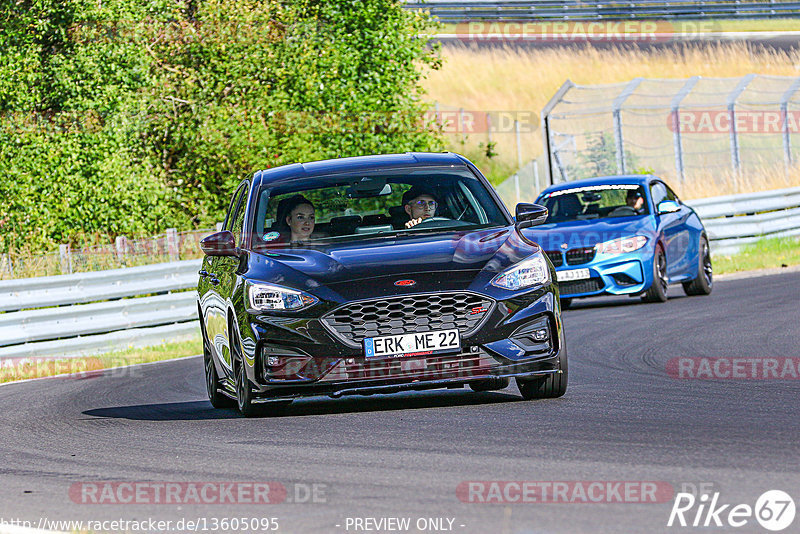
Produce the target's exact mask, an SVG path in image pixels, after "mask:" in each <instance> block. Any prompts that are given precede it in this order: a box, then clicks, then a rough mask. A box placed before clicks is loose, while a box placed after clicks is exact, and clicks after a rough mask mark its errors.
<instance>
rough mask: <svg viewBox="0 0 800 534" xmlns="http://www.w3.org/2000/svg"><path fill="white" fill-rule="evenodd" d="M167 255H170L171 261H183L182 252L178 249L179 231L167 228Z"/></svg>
mask: <svg viewBox="0 0 800 534" xmlns="http://www.w3.org/2000/svg"><path fill="white" fill-rule="evenodd" d="M167 253H168V254H169V261H178V260H179V259H181V255H180V250H179V249H178V230H176V229H175V228H167Z"/></svg>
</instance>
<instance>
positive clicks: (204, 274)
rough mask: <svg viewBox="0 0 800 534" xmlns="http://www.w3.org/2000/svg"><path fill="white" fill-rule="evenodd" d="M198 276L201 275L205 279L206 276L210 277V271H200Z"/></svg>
mask: <svg viewBox="0 0 800 534" xmlns="http://www.w3.org/2000/svg"><path fill="white" fill-rule="evenodd" d="M197 274H199V275H200V276H202V277H203V278H205V277H206V276H208V271H206V270H205V269H202V270H201V271H199V272H198V273H197Z"/></svg>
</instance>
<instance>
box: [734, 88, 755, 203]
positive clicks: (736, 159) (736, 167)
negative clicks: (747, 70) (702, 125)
mask: <svg viewBox="0 0 800 534" xmlns="http://www.w3.org/2000/svg"><path fill="white" fill-rule="evenodd" d="M755 77H756V75H755V74H748V75H747V76H745V77H744V78H742V79H741V81H739V83H738V84H737V85H736V87H735V88H734V90H733V91H731V94H729V95H728V102H727V104H728V118H729V119H730V125H731V128H730V130H731V132H730V133H731V167H733V174H732V176H733V190H734V192H735V191H736V190H737V189H738V184H737V181H738V175H739V166H740V165H741V159H740V157H739V134H738V133H737V132H736V100H737V99H738V98H739V95H741V94H742V93H743V92H744V90H745V89H746V88H747V85H748V84H749V83H750V82H751V81H753V78H755Z"/></svg>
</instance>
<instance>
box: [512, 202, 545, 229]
mask: <svg viewBox="0 0 800 534" xmlns="http://www.w3.org/2000/svg"><path fill="white" fill-rule="evenodd" d="M545 220H547V208H545V207H544V206H542V205H539V204H528V203H526V202H520V203H519V204H517V216H516V218H515V224H516V226H517V229H520V230H521V229H522V228H529V227H531V226H536V225H537V224H542V223H543V222H544V221H545Z"/></svg>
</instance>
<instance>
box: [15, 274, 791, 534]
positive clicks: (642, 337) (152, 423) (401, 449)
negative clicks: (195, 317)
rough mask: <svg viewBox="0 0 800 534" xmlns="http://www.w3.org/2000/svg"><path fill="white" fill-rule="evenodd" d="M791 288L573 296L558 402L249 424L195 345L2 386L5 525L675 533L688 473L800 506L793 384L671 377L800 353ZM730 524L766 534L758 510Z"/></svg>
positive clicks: (312, 403)
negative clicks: (224, 485) (184, 488)
mask: <svg viewBox="0 0 800 534" xmlns="http://www.w3.org/2000/svg"><path fill="white" fill-rule="evenodd" d="M798 288H800V273H798V272H793V273H788V274H780V275H775V276H769V277H761V278H750V279H744V280H734V281H719V282H717V286H716V287H715V289H714V292H713V294H712V295H711V296H710V297H692V298H688V297H684V296H682V291H680V288H679V287H678V288H675V287H673V288H670V291H671V294H672V295H674V298H671V299H670V300H669V302H667V303H666V304H641V303H639V301H638V300H633V299H628V298H624V299H602V300H594V301H583V302H580V301H578V303H577V305H576V306H575V308H574V309H571V310H569V311H567V312H565V314H564V320H565V325H566V332H567V340H568V347H569V351H570V369H571V377H570V386H569V390H568V391H567V394H566V396H565V397H563V398H561V399H555V400H545V401H531V402H525V401H522V400H521V399H520V397H519V396H518V392H517V390H516V387H515V386H513V385H512V386H510V387H509V388H507V389H506V390H503V391H500V392H492V393H481V394H477V393H472V392H470V391H468V390H450V391H432V392H422V393H408V394H400V395H395V396H377V397H351V398H345V399H340V400H332V399H327V398H316V399H309V400H304V401H299V402H296V403H295V404H293V405H292V407H291V408H290V410H289V412H288V413H287V414H286V415H285V416H283V417H278V418H272V419H257V420H252V419H243V418H240V417H238V416H237V415H236V414H235V413H234V412H233V411H217V410H213V409H212V408H211V406H210V405H209V403H208V402H207V401H206V400H205V392H204V389H203V374H202V364H201V359H199V358H190V359H185V360H181V361H175V362H167V363H161V364H155V365H149V366H144V367H137V368H133V369H129V370H128V371H126V372H124V373H123V372H120V371H117V372H114V373H108V374H106V375H105V376H101V377H97V378H91V379H89V378H87V379H83V380H74V379H53V380H40V381H36V382H28V383H19V384H10V385H6V386H3V387H0V403H2V406H3V409H2V411H1V412H0V429H2V432H0V518H2V520H3V521H6V522H8V521H10V520H13V519H17V520H19V519H23V520H28V521H31V522H32V523H33V524H34V525H37V524H38V522H39V520H40V518H43V517H45V518H48V519H71V520H100V519H107V520H111V519H120V518H121V519H127V520H145V519H148V518H157V519H164V520H167V519H170V520H173V521H176V520H179V519H181V518H186V519H197V518H206V519H207V520H210V519H211V518H215V517H216V518H224V517H233V516H239V517H248V518H253V517H256V518H258V517H277V518H279V525H280V530H279V532H314V533H327V532H364V530H354V529H353V528H352V527H351V528H350V529H346V526H347V525H348V523H347V521H348V519H347V518H365V517H371V518H376V519H379V518H387V517H399V518H403V517H406V518H410V519H411V528H410V530H409V531H410V532H418V530H416V525H415V523H416V521H417V520H418V519H419V518H439V517H441V518H450V519H453V523H452V527H451V528H452V531H454V532H464V533H484V532H486V533H510V534H511V533H520V534H522V533H546V532H558V533H575V532H608V533H618V532H647V533H653V532H675V531H680V532H684V531H687V532H688V531H695V530H698V529H695V528H691V527H687V528H679V527H672V528H667V527H666V523H667V519H668V517H669V514H670V510H671V508H672V502H673V499H672V498H671V495H672V493H671V491H680V489H681V488H682V487H689V486H684V485H686V484H693V485H695V486H699V485H700V484H707V485H709V486H707V488H711V490H712V492H719V493H720V497H719V500H720V502H724V503H731V504H738V503H747V504H750V505H753V504H755V502H756V499H757V498H758V496H759V495H761V493H762V492H764V491H766V490H769V489H781V490H784V491H787V492H788V493H789V494H791V495H793V497H794V498H795V500H798V499H800V461H798V458H799V457H800V421H799V420H800V410H798V402H797V401H798V396H799V395H798V394H799V393H800V380H791V379H789V380H776V379H766V380H743V379H736V380H733V379H718V380H690V379H679V378H673V377H671V376H670V375H669V374H668V372H667V368H668V362H669V361H670V359H671V358H675V357H728V358H735V357H741V358H764V357H773V358H774V357H787V356H794V357H798V356H800V351H799V350H798V341H799V340H800V334H799V332H800V330H799V329H798V325H800V306H798V297H800V289H798ZM679 293H680V296H678V294H679ZM97 481H125V482H172V481H182V482H203V481H232V482H248V481H257V482H266V481H273V482H278V483H280V484H283V486H284V487H286V488H287V490H288V492H289V500H292V501H296V500H298V498H297V496H295V493H296V492H297V493H298V495H299V496H300V497H301V499H299V500H303V499H302V497H304V496H305V489H307V488H308V487H310V486H311V485H313V484H317V485H318V486H317V490H318V494H317V501H318V502H316V503H297V502H291V503H289V502H284V503H282V504H268V505H253V504H238V505H230V504H226V505H220V504H206V505H196V504H184V505H181V506H177V505H171V504H156V505H153V504H124V503H117V504H78V502H80V499H79V498H77V499H72V498H71V497H70V488H71V487H73V491H74V487H75V486H74V485H75V484H83V483H91V482H97ZM465 481H539V482H542V481H605V482H613V481H628V482H636V481H655V482H657V483H659V484H660V485H659V487H660V488H663V487H664V483H666V484H667V486H666V487H668V488H670V490H671V491H670V494H669V495H668V496H667V499H661V500H662V501H664V502H658V503H651V502H648V503H640V502H623V503H619V502H615V503H611V504H606V503H586V502H574V499H573V498H570V499H568V500H571V501H573V502H559V503H546V504H542V503H524V504H520V503H514V504H497V503H491V504H486V503H469V502H462V501H461V500H459V498H458V496H457V494H456V488H457V487H458V486H459V484H460V483H462V482H465ZM84 487H85V486H84ZM571 487H572V486H571ZM583 487H584V488H585V487H586V485H584V486H583ZM73 496H74V495H73ZM512 497H513V496H512ZM76 500H77V501H78V502H75V501H76ZM577 500H578V501H580V498H579V497H577ZM694 511H696V508H695V509H693V511H692V513H691V515H688V514H687V518H688V519H689V520H691V519H692V518H693V514H694ZM722 517H723V519H724V515H723V516H722ZM350 524H352V519H351V523H350ZM336 525H340V526H339V527H337V526H336ZM370 525H371V524H370ZM444 525H445V526H447V525H448V523H447V522H446V521H445V523H444ZM798 525H800V518H798V519H796V520H795V522H794V525H793V526H792V527H791V528H790V529H788V530H787V531H786V532H789V531H795V532H796V531H797V530H798ZM707 530H708V529H707ZM710 530H712V531H715V532H716V531H719V532H722V531H729V530H733V529H731V528H730V527H727V528H711V529H710ZM735 530H736V531H737V532H766V531H765V530H763V529H762V528H761V527H760V526H758V524H757V523H756V522H755V521H754V520H752V519H751V520H750V521H749V523H748V524H747V525H746V526H744V527H742V528H738V529H735ZM369 531H370V532H376V531H380V532H390V531H392V530H374V529H373V530H369ZM394 531H398V530H394ZM428 531H429V532H433V531H437V530H428ZM438 531H440V532H443V531H447V530H443V529H440V530H438Z"/></svg>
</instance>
